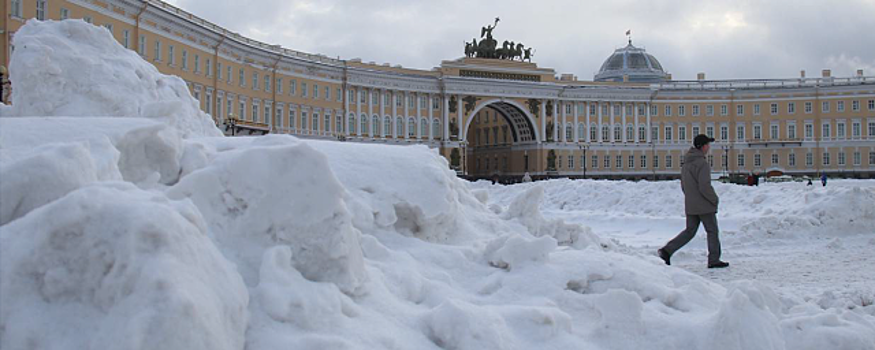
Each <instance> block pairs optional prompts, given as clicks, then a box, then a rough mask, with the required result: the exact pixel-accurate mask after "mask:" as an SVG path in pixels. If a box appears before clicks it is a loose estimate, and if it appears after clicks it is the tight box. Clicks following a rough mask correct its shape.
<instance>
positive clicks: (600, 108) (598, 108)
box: [595, 102, 605, 142]
mask: <svg viewBox="0 0 875 350" xmlns="http://www.w3.org/2000/svg"><path fill="white" fill-rule="evenodd" d="M603 103H604V102H599V103H596V112H597V114H598V119H599V122H598V126H596V127H597V128H598V130H596V133H595V136H596V139H598V141H599V142H605V140H604V137H602V136H603V135H602V128H604V125H602V123H603V122H604V119H602V117H604V106H603V105H602V104H603Z"/></svg>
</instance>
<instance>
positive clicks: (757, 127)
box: [753, 125, 763, 140]
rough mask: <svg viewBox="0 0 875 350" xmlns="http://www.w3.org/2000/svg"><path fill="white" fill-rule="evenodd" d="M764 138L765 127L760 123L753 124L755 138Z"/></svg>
mask: <svg viewBox="0 0 875 350" xmlns="http://www.w3.org/2000/svg"><path fill="white" fill-rule="evenodd" d="M762 138H763V127H762V126H760V125H754V126H753V139H754V140H760V139H762Z"/></svg>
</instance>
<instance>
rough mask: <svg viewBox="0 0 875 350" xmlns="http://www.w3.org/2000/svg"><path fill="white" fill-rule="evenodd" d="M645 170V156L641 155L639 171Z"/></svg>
mask: <svg viewBox="0 0 875 350" xmlns="http://www.w3.org/2000/svg"><path fill="white" fill-rule="evenodd" d="M654 162H655V160H654ZM645 168H647V156H646V155H643V154H642V155H641V169H645Z"/></svg>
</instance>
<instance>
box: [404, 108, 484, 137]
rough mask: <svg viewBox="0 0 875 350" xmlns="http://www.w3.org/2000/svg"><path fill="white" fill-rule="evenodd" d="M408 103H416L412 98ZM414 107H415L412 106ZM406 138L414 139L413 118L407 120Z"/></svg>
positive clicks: (414, 125) (414, 122)
mask: <svg viewBox="0 0 875 350" xmlns="http://www.w3.org/2000/svg"><path fill="white" fill-rule="evenodd" d="M409 101H413V102H414V103H416V100H414V99H412V98H411V99H409ZM414 107H416V105H414ZM407 136H409V137H416V120H414V119H413V118H408V119H407ZM486 143H489V133H488V132H487V133H486Z"/></svg>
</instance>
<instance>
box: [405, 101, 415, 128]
mask: <svg viewBox="0 0 875 350" xmlns="http://www.w3.org/2000/svg"><path fill="white" fill-rule="evenodd" d="M411 101H412V100H411ZM407 136H410V137H416V119H413V118H407Z"/></svg>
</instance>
